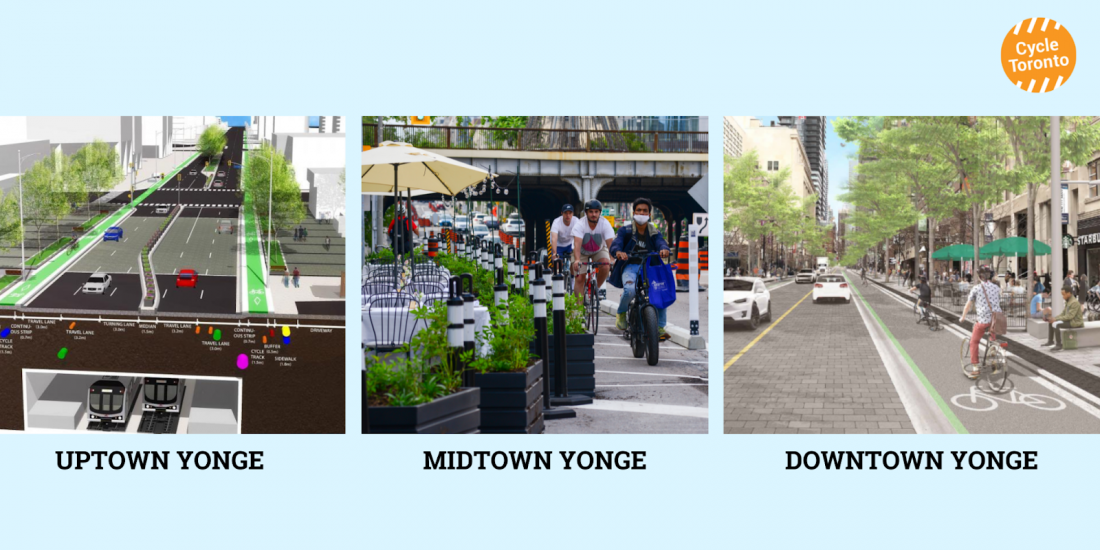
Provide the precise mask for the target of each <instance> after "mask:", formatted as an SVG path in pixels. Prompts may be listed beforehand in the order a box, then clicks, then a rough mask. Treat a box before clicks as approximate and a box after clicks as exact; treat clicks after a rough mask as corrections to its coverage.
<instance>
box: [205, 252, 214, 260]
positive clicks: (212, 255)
mask: <svg viewBox="0 0 1100 550" xmlns="http://www.w3.org/2000/svg"><path fill="white" fill-rule="evenodd" d="M213 257H214V253H213V252H211V253H210V254H207V255H206V258H207V259H210V258H213Z"/></svg>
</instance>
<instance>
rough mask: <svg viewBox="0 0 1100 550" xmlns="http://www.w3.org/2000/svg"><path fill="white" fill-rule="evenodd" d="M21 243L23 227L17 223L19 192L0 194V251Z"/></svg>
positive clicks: (12, 191)
mask: <svg viewBox="0 0 1100 550" xmlns="http://www.w3.org/2000/svg"><path fill="white" fill-rule="evenodd" d="M22 241H23V225H22V224H21V223H19V191H18V189H12V190H11V192H9V193H7V194H2V193H0V250H8V249H9V248H11V247H13V246H17V245H18V244H19V243H20V242H22Z"/></svg>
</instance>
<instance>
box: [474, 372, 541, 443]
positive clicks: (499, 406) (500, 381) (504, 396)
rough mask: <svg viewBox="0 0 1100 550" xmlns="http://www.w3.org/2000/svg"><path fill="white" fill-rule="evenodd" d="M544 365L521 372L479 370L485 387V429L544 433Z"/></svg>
mask: <svg viewBox="0 0 1100 550" xmlns="http://www.w3.org/2000/svg"><path fill="white" fill-rule="evenodd" d="M542 365H543V361H542V360H541V359H536V360H534V363H532V364H531V365H530V366H529V367H527V370H525V371H521V372H493V373H487V374H475V375H474V385H475V386H477V387H479V388H481V433H528V434H532V433H533V434H537V433H542V384H543V378H542V372H543V369H542Z"/></svg>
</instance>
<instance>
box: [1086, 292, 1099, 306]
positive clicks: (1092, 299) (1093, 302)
mask: <svg viewBox="0 0 1100 550" xmlns="http://www.w3.org/2000/svg"><path fill="white" fill-rule="evenodd" d="M1085 309H1088V310H1089V311H1100V295H1098V294H1097V293H1096V291H1093V290H1090V291H1089V294H1088V297H1087V298H1085Z"/></svg>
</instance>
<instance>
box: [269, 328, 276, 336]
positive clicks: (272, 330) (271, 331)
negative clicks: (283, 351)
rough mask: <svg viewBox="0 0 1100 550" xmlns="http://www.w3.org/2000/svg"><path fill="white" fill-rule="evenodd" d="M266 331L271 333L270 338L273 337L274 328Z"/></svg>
mask: <svg viewBox="0 0 1100 550" xmlns="http://www.w3.org/2000/svg"><path fill="white" fill-rule="evenodd" d="M268 332H270V333H271V337H272V338H274V337H275V329H271V330H269V331H268Z"/></svg>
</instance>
